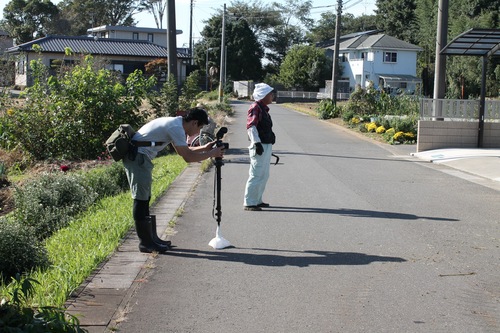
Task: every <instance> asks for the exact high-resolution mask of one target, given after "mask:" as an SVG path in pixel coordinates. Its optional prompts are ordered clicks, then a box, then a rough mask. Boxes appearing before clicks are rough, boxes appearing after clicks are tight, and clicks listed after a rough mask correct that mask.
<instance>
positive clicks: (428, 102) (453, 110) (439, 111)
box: [420, 98, 500, 122]
mask: <svg viewBox="0 0 500 333" xmlns="http://www.w3.org/2000/svg"><path fill="white" fill-rule="evenodd" d="M436 118H439V119H444V120H451V121H478V120H479V100H469V99H432V98H422V99H421V100H420V119H421V120H433V119H436ZM484 120H485V121H490V122H499V121H500V101H498V100H487V101H485V107H484Z"/></svg>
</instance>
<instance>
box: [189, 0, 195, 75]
mask: <svg viewBox="0 0 500 333" xmlns="http://www.w3.org/2000/svg"><path fill="white" fill-rule="evenodd" d="M193 2H194V0H191V11H190V14H189V55H190V56H191V65H192V64H193V63H194V62H193V5H194V4H193Z"/></svg>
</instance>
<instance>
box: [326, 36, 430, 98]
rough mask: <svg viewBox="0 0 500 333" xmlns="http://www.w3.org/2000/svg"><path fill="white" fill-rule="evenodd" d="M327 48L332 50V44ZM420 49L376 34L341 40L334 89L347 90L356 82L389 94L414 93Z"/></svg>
mask: <svg viewBox="0 0 500 333" xmlns="http://www.w3.org/2000/svg"><path fill="white" fill-rule="evenodd" d="M328 49H330V50H334V46H329V47H328ZM421 50H422V49H421V48H420V47H418V46H416V45H413V44H410V43H407V42H405V41H402V40H399V39H397V38H394V37H391V36H388V35H385V34H380V33H377V34H360V35H356V36H354V37H352V38H347V39H341V42H340V45H339V61H340V67H341V78H340V79H339V85H338V86H339V89H338V92H339V93H348V92H352V91H353V90H354V89H355V87H356V85H360V86H361V87H363V88H365V87H367V86H368V85H369V84H373V85H374V87H375V88H376V89H382V88H383V89H386V90H387V91H388V92H391V93H398V92H401V91H406V92H408V93H414V92H415V91H417V90H418V88H419V85H420V84H421V82H422V80H421V79H420V78H418V77H417V76H416V74H417V53H418V52H419V51H421ZM330 54H332V53H331V52H330ZM326 90H327V91H328V87H327V89H326Z"/></svg>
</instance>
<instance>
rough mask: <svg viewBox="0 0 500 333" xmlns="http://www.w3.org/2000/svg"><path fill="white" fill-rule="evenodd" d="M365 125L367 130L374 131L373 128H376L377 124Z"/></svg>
mask: <svg viewBox="0 0 500 333" xmlns="http://www.w3.org/2000/svg"><path fill="white" fill-rule="evenodd" d="M365 126H366V129H367V130H368V132H375V130H376V129H377V124H375V123H369V124H368V125H365Z"/></svg>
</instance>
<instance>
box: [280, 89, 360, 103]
mask: <svg viewBox="0 0 500 333" xmlns="http://www.w3.org/2000/svg"><path fill="white" fill-rule="evenodd" d="M349 96H350V93H337V100H348V99H349ZM276 98H277V99H281V100H302V101H304V100H311V102H317V101H318V100H322V99H327V98H330V94H328V93H324V92H308V91H284V90H278V92H277V93H276Z"/></svg>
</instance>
